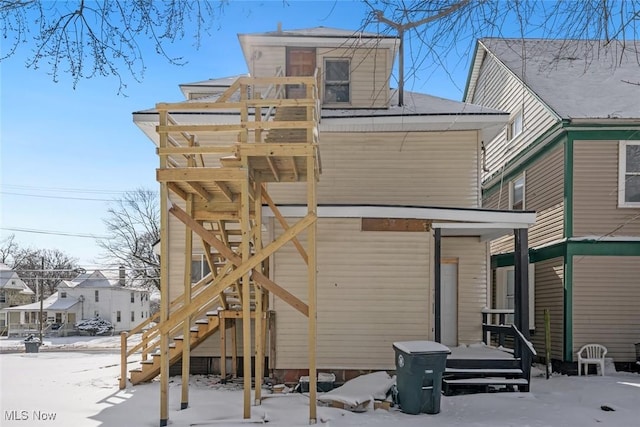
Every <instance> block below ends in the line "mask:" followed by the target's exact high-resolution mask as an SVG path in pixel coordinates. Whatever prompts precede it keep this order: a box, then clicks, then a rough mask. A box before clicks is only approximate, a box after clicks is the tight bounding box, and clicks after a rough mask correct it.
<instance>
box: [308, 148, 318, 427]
mask: <svg viewBox="0 0 640 427" xmlns="http://www.w3.org/2000/svg"><path fill="white" fill-rule="evenodd" d="M314 170H315V159H314V158H313V157H307V212H308V213H307V215H308V216H312V217H315V216H316V215H317V209H318V207H317V199H316V179H315V172H314ZM316 228H317V222H316V221H314V222H313V224H312V225H311V226H310V227H308V229H307V253H308V255H309V258H308V263H307V280H308V291H307V293H308V295H309V317H308V346H309V350H308V351H309V424H316V423H317V420H318V416H317V404H318V401H317V391H318V390H317V383H318V370H317V366H316V352H317V304H316V303H317V274H318V273H317V268H318V267H317V263H316Z"/></svg>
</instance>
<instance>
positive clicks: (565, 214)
mask: <svg viewBox="0 0 640 427" xmlns="http://www.w3.org/2000/svg"><path fill="white" fill-rule="evenodd" d="M639 47H640V43H639V42H638V41H627V42H626V43H620V42H617V41H613V42H611V43H608V44H605V43H603V42H599V41H580V42H576V41H568V40H555V41H550V40H527V39H525V40H520V39H518V40H505V39H484V40H480V41H479V42H478V44H477V47H476V52H475V57H474V61H473V63H472V65H471V70H470V75H469V79H468V81H467V87H466V93H465V97H464V100H465V101H467V102H471V103H474V104H479V105H483V106H485V107H488V108H496V109H500V110H503V111H508V112H509V114H510V116H509V123H508V125H507V126H506V128H505V129H504V130H503V131H502V132H500V133H499V134H498V135H497V136H496V137H495V138H493V139H490V140H485V144H486V152H485V156H484V158H483V165H484V169H483V174H482V183H483V206H484V207H486V208H495V209H511V210H514V211H517V210H521V209H527V210H535V211H536V212H537V222H536V224H535V225H534V226H533V227H532V228H531V229H530V232H529V258H530V262H531V263H532V269H531V274H530V282H532V283H534V285H533V286H532V288H533V287H535V299H532V301H531V303H532V306H531V311H532V312H533V313H535V320H534V324H533V325H535V329H534V331H535V332H534V334H533V337H532V340H533V342H534V344H535V345H536V348H538V349H539V350H540V351H539V353H542V351H541V350H543V349H544V333H543V329H542V328H543V319H544V310H545V309H548V310H549V311H550V317H551V353H552V357H553V359H554V362H556V363H557V364H559V365H562V366H563V367H564V368H566V369H570V370H573V371H575V363H574V362H575V360H576V355H575V353H576V351H577V350H578V349H579V348H580V347H581V346H582V345H583V344H587V343H592V342H595V343H600V344H603V345H605V346H606V347H607V348H608V351H609V352H608V354H607V356H608V357H612V358H613V360H614V361H615V362H616V363H619V364H630V363H631V364H632V363H633V362H635V357H636V355H635V352H634V343H638V342H640V311H639V310H638V307H639V306H640V286H639V285H638V280H637V278H638V276H639V275H640V258H639V256H640V181H639V180H638V175H639V174H640V160H639V159H640V86H638V80H639V76H640V65H638V60H637V58H638V49H639ZM511 240H512V239H509V238H502V239H497V240H494V241H493V242H492V245H491V254H492V256H491V265H492V276H493V277H494V278H495V283H494V285H495V288H494V289H495V297H494V299H493V301H492V303H493V304H494V305H493V306H492V307H494V308H498V309H500V308H508V307H509V306H510V304H512V292H511V280H512V279H511V278H512V277H513V274H512V272H511V270H512V269H513V267H512V266H513V260H512V259H513V258H512V245H513V243H512V241H511Z"/></svg>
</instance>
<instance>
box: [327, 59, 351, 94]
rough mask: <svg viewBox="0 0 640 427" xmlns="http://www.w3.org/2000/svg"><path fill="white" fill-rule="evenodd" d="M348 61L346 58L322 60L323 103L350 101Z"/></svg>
mask: <svg viewBox="0 0 640 427" xmlns="http://www.w3.org/2000/svg"><path fill="white" fill-rule="evenodd" d="M350 67H351V65H350V62H349V60H348V59H325V60H324V70H325V75H324V103H325V104H342V103H348V102H351V95H350Z"/></svg>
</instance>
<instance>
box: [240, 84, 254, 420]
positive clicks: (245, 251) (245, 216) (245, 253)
mask: <svg viewBox="0 0 640 427" xmlns="http://www.w3.org/2000/svg"><path fill="white" fill-rule="evenodd" d="M243 87H244V86H243ZM245 162H246V160H245ZM249 203H250V202H249V176H248V175H247V177H246V179H245V180H243V181H242V190H241V192H240V230H241V232H242V245H241V253H242V262H243V263H244V262H247V261H249V258H250V256H251V253H250V251H251V246H250V243H251V235H252V230H251V223H250V220H251V218H250V216H249V215H250V205H249ZM249 273H250V272H249V270H247V271H246V272H244V274H243V276H242V358H243V360H242V362H243V364H242V365H243V368H242V372H243V379H244V386H243V387H244V413H243V417H244V418H245V419H249V418H251V284H250V281H251V276H250V274H249Z"/></svg>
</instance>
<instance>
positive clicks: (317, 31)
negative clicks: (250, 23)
mask: <svg viewBox="0 0 640 427" xmlns="http://www.w3.org/2000/svg"><path fill="white" fill-rule="evenodd" d="M241 36H266V37H339V38H347V37H358V38H375V39H377V38H391V39H395V38H396V36H390V35H384V34H378V33H369V32H365V31H357V30H356V31H354V30H344V29H340V28H331V27H323V26H319V27H312V28H301V29H297V30H276V31H267V32H264V33H248V34H238V37H241Z"/></svg>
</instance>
